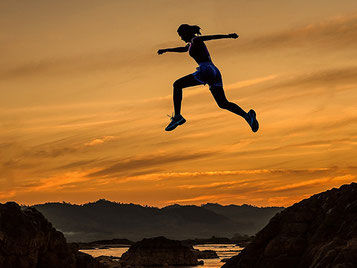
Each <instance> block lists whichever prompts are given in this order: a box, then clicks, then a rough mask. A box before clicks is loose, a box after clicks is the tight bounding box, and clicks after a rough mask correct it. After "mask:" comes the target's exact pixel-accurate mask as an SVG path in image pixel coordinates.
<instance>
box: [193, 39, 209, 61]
mask: <svg viewBox="0 0 357 268" xmlns="http://www.w3.org/2000/svg"><path fill="white" fill-rule="evenodd" d="M188 53H189V54H190V56H191V57H192V58H193V59H194V60H195V61H196V62H197V63H198V64H200V63H202V62H212V60H211V56H210V55H209V52H208V49H207V47H206V45H205V43H204V42H203V41H193V42H191V43H190V46H189V49H188Z"/></svg>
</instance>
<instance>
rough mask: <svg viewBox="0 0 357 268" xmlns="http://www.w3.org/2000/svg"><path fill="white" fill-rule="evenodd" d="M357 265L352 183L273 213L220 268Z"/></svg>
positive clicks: (356, 203) (356, 191) (356, 192)
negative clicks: (245, 245)
mask: <svg viewBox="0 0 357 268" xmlns="http://www.w3.org/2000/svg"><path fill="white" fill-rule="evenodd" d="M356 264H357V184H356V183H352V184H350V185H343V186H341V187H340V188H339V189H335V188H334V189H332V190H329V191H326V192H323V193H320V194H316V195H313V196H312V197H310V198H308V199H305V200H302V201H301V202H299V203H296V204H294V205H293V206H291V207H289V208H287V209H285V210H284V211H282V212H280V213H278V214H277V215H275V216H274V217H273V218H272V219H271V220H270V222H269V224H268V225H267V226H265V227H264V229H263V230H261V231H260V232H259V233H258V234H257V235H256V237H255V239H254V240H253V241H252V242H251V243H250V244H249V245H248V246H247V247H246V248H245V249H244V250H243V251H242V252H241V254H239V255H238V256H235V257H233V258H231V259H230V260H229V261H228V262H227V263H226V264H225V265H224V266H223V267H224V268H233V267H234V268H245V267H255V268H280V267H281V268H285V267H291V268H330V267H331V268H332V267H341V268H349V267H351V268H352V267H356Z"/></svg>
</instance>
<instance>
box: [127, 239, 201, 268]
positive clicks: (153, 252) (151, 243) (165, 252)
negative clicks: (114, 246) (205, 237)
mask: <svg viewBox="0 0 357 268" xmlns="http://www.w3.org/2000/svg"><path fill="white" fill-rule="evenodd" d="M121 263H122V267H125V266H128V265H130V266H134V267H135V266H193V265H199V264H201V263H200V262H199V261H198V260H197V255H196V253H195V252H194V250H193V248H192V247H190V246H186V245H183V244H182V243H181V242H180V241H177V240H169V239H167V238H165V237H156V238H150V239H143V240H142V241H140V242H137V243H135V244H134V245H132V246H131V247H130V248H129V250H128V251H127V252H126V253H124V254H123V255H122V257H121Z"/></svg>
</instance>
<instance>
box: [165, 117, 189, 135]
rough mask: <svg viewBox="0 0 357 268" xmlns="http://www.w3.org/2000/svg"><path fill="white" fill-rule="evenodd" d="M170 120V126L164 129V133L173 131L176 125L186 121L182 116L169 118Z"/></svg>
mask: <svg viewBox="0 0 357 268" xmlns="http://www.w3.org/2000/svg"><path fill="white" fill-rule="evenodd" d="M169 117H170V119H171V122H170V124H169V125H168V126H167V127H166V128H165V130H166V131H171V130H174V129H175V128H176V127H177V126H178V125H182V124H184V123H185V122H186V119H185V118H183V116H182V115H180V114H179V115H175V116H169Z"/></svg>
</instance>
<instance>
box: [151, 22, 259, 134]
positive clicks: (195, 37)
mask: <svg viewBox="0 0 357 268" xmlns="http://www.w3.org/2000/svg"><path fill="white" fill-rule="evenodd" d="M200 30H201V28H200V27H199V26H197V25H188V24H182V25H180V27H179V28H178V29H177V33H178V34H179V36H180V37H181V39H182V40H183V41H185V42H186V43H187V45H186V46H184V47H176V48H166V49H159V50H158V51H157V53H158V54H159V55H161V54H163V53H166V52H187V51H188V53H189V54H190V56H191V57H192V58H193V59H194V60H195V61H196V62H197V63H198V68H197V71H196V72H194V73H193V74H189V75H186V76H184V77H182V78H180V79H178V80H176V81H175V83H174V84H173V86H174V92H173V99H174V110H175V115H174V116H172V117H171V122H170V124H169V125H168V126H167V127H166V129H165V130H166V131H171V130H174V129H175V128H176V127H177V126H178V125H182V124H183V123H185V122H186V119H185V118H183V116H182V115H181V101H182V89H183V88H186V87H192V86H197V85H205V84H208V85H209V89H210V91H211V93H212V95H213V97H214V99H215V100H216V102H217V104H218V106H219V107H220V108H222V109H226V110H228V111H230V112H232V113H235V114H237V115H240V116H241V117H243V118H244V119H245V120H246V121H247V122H248V124H249V125H250V127H251V128H252V131H253V132H256V131H258V128H259V124H258V121H257V119H256V114H255V111H254V110H250V111H249V112H248V113H246V112H245V111H244V110H243V109H242V108H240V107H239V106H238V105H237V104H235V103H233V102H230V101H228V100H227V98H226V96H225V94H224V90H223V84H222V76H221V73H220V72H219V70H218V68H217V67H216V66H215V65H214V64H213V62H212V60H211V57H210V54H209V52H208V50H207V47H206V45H205V43H204V41H209V40H215V39H222V38H234V39H236V38H238V35H237V34H236V33H232V34H228V35H221V34H219V35H206V36H201V32H200Z"/></svg>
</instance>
